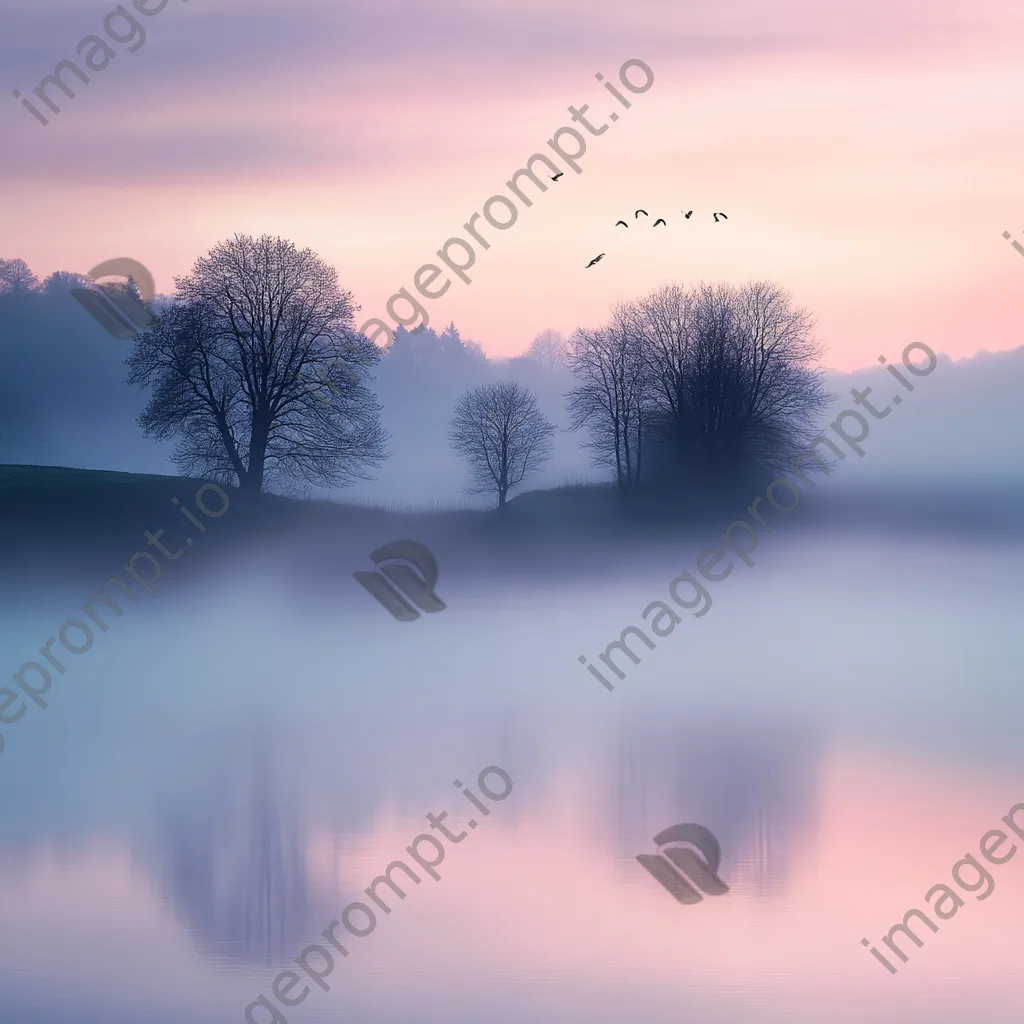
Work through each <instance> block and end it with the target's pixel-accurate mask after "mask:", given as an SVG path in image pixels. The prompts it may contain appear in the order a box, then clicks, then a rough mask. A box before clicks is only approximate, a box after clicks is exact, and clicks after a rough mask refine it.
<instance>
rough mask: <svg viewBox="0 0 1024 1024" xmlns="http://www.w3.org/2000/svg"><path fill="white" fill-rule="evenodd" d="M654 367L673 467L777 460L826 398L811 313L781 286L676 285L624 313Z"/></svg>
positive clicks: (655, 395) (796, 446)
mask: <svg viewBox="0 0 1024 1024" xmlns="http://www.w3.org/2000/svg"><path fill="white" fill-rule="evenodd" d="M621 318H622V320H623V322H624V323H625V324H626V325H627V329H628V330H629V331H630V333H632V334H633V335H634V337H636V338H638V339H641V340H642V343H643V345H644V347H645V350H646V352H647V355H648V364H649V366H650V372H651V392H650V394H651V397H652V401H653V403H654V412H653V414H652V415H651V416H650V419H649V422H650V426H651V433H652V436H653V437H654V438H656V439H657V441H658V442H659V443H660V445H662V446H663V447H664V448H665V449H667V450H668V451H669V452H670V454H671V456H672V459H673V461H674V462H675V463H676V466H677V469H681V470H683V471H684V472H686V473H688V474H696V476H697V477H698V478H705V479H711V478H715V477H718V476H720V475H721V474H723V473H728V472H732V471H734V470H736V469H739V468H742V467H744V466H747V467H751V466H753V467H757V468H760V469H764V470H772V469H777V468H778V467H779V466H781V465H785V464H787V462H788V460H789V458H790V456H791V455H792V454H794V453H795V452H796V451H799V450H800V449H801V448H802V447H803V446H804V445H805V443H806V442H807V441H808V440H809V439H810V437H811V436H813V434H814V425H815V424H814V421H815V417H816V416H817V414H818V413H820V412H821V410H822V409H824V408H825V406H826V405H827V402H828V399H829V396H828V395H827V394H826V392H825V390H824V384H823V373H822V371H821V370H820V369H819V368H818V365H817V363H818V361H819V359H820V355H821V348H820V346H819V345H818V343H817V342H816V341H815V340H814V339H813V335H812V332H813V328H814V322H813V319H812V318H811V316H810V314H809V313H808V312H807V310H805V309H802V308H796V307H794V306H793V304H792V299H791V297H790V296H789V295H788V293H786V292H785V291H783V290H782V289H781V288H780V287H779V286H778V285H775V284H773V283H771V282H765V281H760V282H754V283H751V284H747V285H744V286H742V287H735V286H732V285H727V284H716V285H708V284H702V285H700V286H699V287H697V288H694V289H690V290H685V289H683V288H682V287H681V286H679V285H670V286H668V287H666V288H662V289H660V290H658V291H656V292H652V293H651V294H650V295H648V296H645V297H644V298H642V299H639V300H638V301H636V302H633V303H630V304H628V305H627V306H626V307H624V308H623V311H622V313H621Z"/></svg>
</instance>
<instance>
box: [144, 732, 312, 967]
mask: <svg viewBox="0 0 1024 1024" xmlns="http://www.w3.org/2000/svg"><path fill="white" fill-rule="evenodd" d="M271 736H272V733H271V732H269V731H268V730H265V729H259V730H257V731H256V732H254V733H253V734H251V735H250V736H249V737H244V736H239V735H234V736H230V737H229V738H227V739H222V740H221V742H220V743H219V745H217V746H216V747H215V748H213V749H212V750H210V751H209V752H208V753H206V754H205V757H204V756H203V755H202V754H199V755H198V758H200V760H198V763H197V762H196V761H193V762H192V763H191V764H190V765H189V768H188V776H187V778H186V779H185V780H183V782H182V785H181V788H180V791H179V792H178V793H177V794H176V796H175V797H168V796H165V797H164V799H163V801H162V804H163V806H162V809H161V811H160V813H159V821H160V824H159V836H160V839H161V842H160V846H161V852H162V857H161V858H160V859H161V861H162V864H161V874H162V876H163V878H164V881H165V884H166V886H167V889H168V892H169V894H170V896H171V897H172V899H173V902H174V906H175V907H176V909H177V911H178V914H179V915H180V917H181V918H182V919H183V920H184V921H185V922H186V923H187V926H188V928H189V930H190V932H191V934H192V935H193V936H194V938H195V941H196V945H197V948H198V949H199V950H200V951H202V952H204V953H206V954H210V955H214V956H217V957H226V958H231V959H241V960H245V961H248V962H254V961H256V962H264V963H267V964H270V963H272V962H276V961H277V960H279V959H281V957H283V956H287V955H288V954H289V953H290V951H291V950H292V949H293V948H295V947H296V945H297V944H298V943H299V942H300V940H301V939H302V937H303V936H304V935H305V934H307V933H308V931H309V927H310V915H309V909H310V906H309V904H310V893H309V880H308V877H307V872H306V832H305V828H304V823H303V822H302V820H301V810H300V807H299V803H298V800H297V798H296V793H295V791H294V790H292V789H290V788H289V787H288V786H287V785H286V775H285V773H283V772H282V771H280V769H279V766H280V764H281V751H280V749H278V745H277V744H275V743H274V742H272V741H271Z"/></svg>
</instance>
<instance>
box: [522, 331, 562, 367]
mask: <svg viewBox="0 0 1024 1024" xmlns="http://www.w3.org/2000/svg"><path fill="white" fill-rule="evenodd" d="M526 358H527V359H532V360H534V362H536V363H537V364H538V365H540V366H542V367H544V369H545V370H547V371H548V373H553V372H554V371H555V369H556V368H557V367H559V366H566V365H568V362H569V345H568V344H567V342H566V340H565V338H563V337H562V335H561V334H559V333H558V331H553V330H551V329H550V328H547V329H546V330H543V331H541V332H540V334H538V335H537V337H536V338H534V339H533V341H531V342H530V347H529V348H528V349H527V350H526Z"/></svg>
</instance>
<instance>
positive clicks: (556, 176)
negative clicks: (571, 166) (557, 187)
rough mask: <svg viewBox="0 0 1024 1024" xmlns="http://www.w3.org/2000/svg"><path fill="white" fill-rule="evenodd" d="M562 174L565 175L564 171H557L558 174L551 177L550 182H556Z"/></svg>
mask: <svg viewBox="0 0 1024 1024" xmlns="http://www.w3.org/2000/svg"><path fill="white" fill-rule="evenodd" d="M563 174H565V171H559V172H558V173H557V174H556V175H555V176H554V177H553V178H552V179H551V180H552V181H558V179H559V178H560V177H561V176H562V175H563Z"/></svg>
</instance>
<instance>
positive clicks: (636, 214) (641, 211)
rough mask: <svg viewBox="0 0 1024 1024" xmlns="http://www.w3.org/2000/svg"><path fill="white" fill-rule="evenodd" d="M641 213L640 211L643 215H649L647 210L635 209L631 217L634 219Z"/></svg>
mask: <svg viewBox="0 0 1024 1024" xmlns="http://www.w3.org/2000/svg"><path fill="white" fill-rule="evenodd" d="M641 213H642V214H643V215H644V216H645V217H647V216H649V214H648V213H647V211H646V210H637V211H636V213H634V214H633V219H634V220H635V219H636V218H637V217H639V216H640V214H641Z"/></svg>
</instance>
